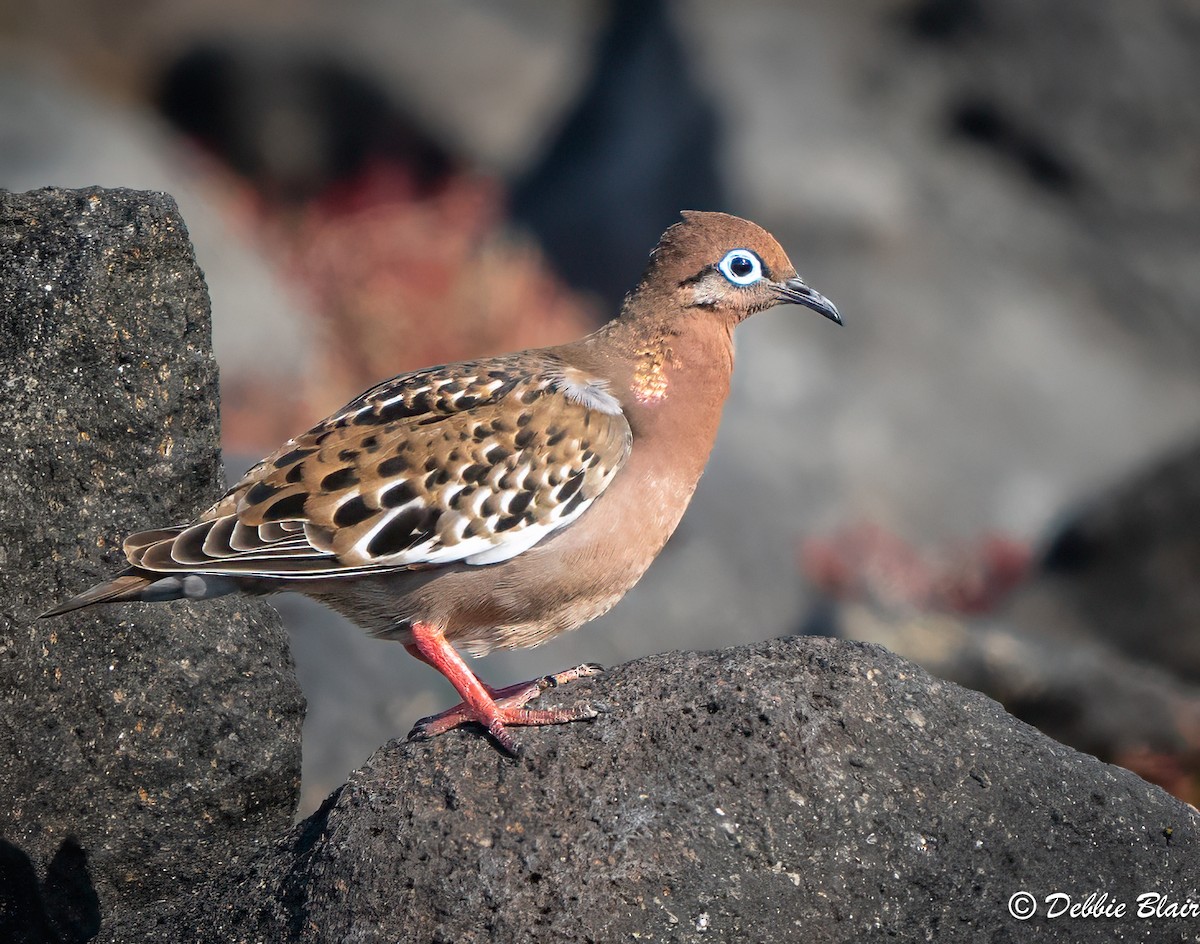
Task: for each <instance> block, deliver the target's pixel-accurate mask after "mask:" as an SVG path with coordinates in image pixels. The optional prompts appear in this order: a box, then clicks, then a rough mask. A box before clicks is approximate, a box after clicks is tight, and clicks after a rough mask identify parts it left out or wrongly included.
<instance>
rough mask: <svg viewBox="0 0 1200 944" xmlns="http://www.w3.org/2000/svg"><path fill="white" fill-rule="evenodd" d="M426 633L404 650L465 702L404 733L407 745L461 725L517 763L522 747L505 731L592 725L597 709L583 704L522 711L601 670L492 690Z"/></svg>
mask: <svg viewBox="0 0 1200 944" xmlns="http://www.w3.org/2000/svg"><path fill="white" fill-rule="evenodd" d="M427 633H428V634H427V635H424V636H422V637H421V638H420V639H419V642H418V643H414V644H413V645H411V646H409V647H408V648H409V651H410V652H412V653H413V654H414V655H415V656H417V657H418V658H420V659H422V660H423V661H426V662H429V663H430V664H431V665H433V666H434V668H437V669H438V670H439V671H441V672H442V674H444V675H446V677H447V678H449V679H450V680H451V681H453V682H454V683H455V688H457V689H458V690H459V692H460V693H461V694H463V695H464V699H463V701H462V702H460V703H459V704H457V705H455V706H454V707H453V708H450V709H449V710H447V711H443V712H441V713H440V714H436V715H430V716H429V717H426V718H422V719H421V720H420V721H418V722H417V723H416V724H415V725H413V728H412V730H411V731H410V732H409V733H408V738H409V740H413V741H419V740H427V739H429V738H432V737H435V736H436V735H438V734H442V733H443V732H445V731H449V730H451V729H453V728H457V727H459V726H460V725H464V724H478V725H480V726H481V727H483V728H484V730H486V731H487V733H488V734H489V735H490V736H491V738H492V740H493V741H495V743H496V744H497V746H499V747H500V749H501V750H502V751H503V752H504V753H505V754H507V755H508V756H509V757H512V758H517V757H520V755H521V746H520V744H518V743H517V740H516V739H515V738H514V737H513V736H512V734H511V733H510V732H509V730H508V726H510V725H511V726H514V727H515V726H534V725H543V724H568V723H570V722H572V721H591V720H593V719H594V718H596V717H597V716H598V715H599V714H600V710H599V709H597V708H595V707H593V706H592V705H586V704H585V705H577V706H575V707H573V708H546V709H531V708H526V707H525V705H526V704H528V703H529V702H530V701H532V700H533V699H535V698H537V697H538V696H539V695H541V694H542V693H543V692H545V691H547V690H548V689H551V688H557V687H558V686H559V685H564V684H566V683H567V682H573V681H575V680H576V679H581V678H592V677H594V676H596V675H599V674H600V673H601V672H603V671H604V669H603V668H602V667H601V666H599V665H596V664H595V663H585V664H583V665H577V666H575V667H574V668H571V669H565V670H563V671H562V672H556V673H554V674H553V675H544V676H542V677H541V678H539V679H535V680H533V681H531V682H521V683H519V684H516V685H508V686H506V687H504V688H500V689H496V688H492V687H491V686H488V685H484V684H483V683H482V682H480V681H479V680H478V679H477V678H476V677H475V676H474V674H473V673H471V671H470V670H469V669H468V668H467V667H466V665H465V664H464V663H463V662H462V660H461V657H459V656H458V654H457V653H456V652H454V650H453V649H452V648H451V647H450V646H449V645H448V644H447V643H446V642H445V640H444V638H442V637H440V636H439V635H438V634H436V633H433V632H428V631H427ZM468 696H469V697H468Z"/></svg>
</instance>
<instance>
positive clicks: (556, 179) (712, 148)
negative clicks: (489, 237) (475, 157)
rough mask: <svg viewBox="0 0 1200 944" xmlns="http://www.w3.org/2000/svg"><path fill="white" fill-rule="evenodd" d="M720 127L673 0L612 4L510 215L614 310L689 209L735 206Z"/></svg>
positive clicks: (564, 271) (565, 272)
mask: <svg viewBox="0 0 1200 944" xmlns="http://www.w3.org/2000/svg"><path fill="white" fill-rule="evenodd" d="M720 144H721V128H720V125H719V123H718V121H717V115H716V110H715V108H714V107H713V105H712V103H711V101H710V99H709V96H708V95H707V94H706V93H705V91H704V90H703V89H702V88H701V87H700V86H699V85H698V84H697V83H696V82H695V81H694V79H693V78H692V75H691V73H690V71H689V68H688V62H687V55H686V51H685V48H684V44H683V42H682V41H681V40H680V38H679V35H678V33H677V29H676V27H675V24H674V23H673V21H672V19H671V15H670V11H669V9H668V4H667V3H666V2H665V0H649V2H644V0H614V2H613V3H612V4H611V15H610V20H609V26H608V28H607V31H606V33H605V34H604V36H603V38H602V39H601V41H600V44H599V52H598V54H597V57H596V64H595V67H594V69H593V72H592V75H591V78H590V79H589V81H588V83H587V85H586V87H585V89H584V91H583V93H582V95H581V96H580V99H579V101H578V102H577V103H576V105H575V106H574V108H573V109H572V110H571V112H570V114H569V115H568V117H567V119H566V120H565V122H564V124H563V125H562V127H561V129H560V130H559V131H558V133H557V135H556V136H555V137H554V139H553V142H552V143H551V144H550V146H549V148H548V149H547V150H546V152H545V153H544V155H543V156H542V157H541V159H540V160H539V161H538V162H537V163H536V164H535V165H534V166H533V167H532V168H531V169H530V170H529V171H527V172H526V174H525V175H524V176H523V177H522V178H521V179H520V180H519V181H517V183H516V184H515V186H514V192H513V199H512V213H513V216H514V217H515V218H516V219H517V220H518V221H520V222H521V223H523V224H525V225H526V226H527V227H529V229H531V230H532V231H533V232H534V234H535V235H536V236H537V237H538V239H539V240H540V242H541V244H542V246H543V247H544V248H545V250H546V252H547V254H548V255H549V256H550V259H551V262H552V263H553V265H554V266H555V267H556V269H557V270H558V272H559V274H561V275H562V276H563V277H564V278H565V279H566V280H567V281H568V282H569V283H570V284H572V285H574V286H575V287H577V288H580V289H585V290H587V291H589V292H592V293H594V294H595V295H597V296H598V297H599V298H600V299H601V300H602V301H603V302H604V310H605V311H610V310H613V309H615V308H616V307H617V306H618V305H619V304H620V302H621V300H622V298H623V297H624V294H625V292H626V291H627V290H628V289H629V287H630V286H631V285H634V284H635V283H636V281H637V279H638V277H639V276H640V275H641V273H642V270H643V269H644V268H645V265H646V256H647V254H648V253H649V251H650V248H651V247H652V246H654V244H655V241H656V240H657V239H658V236H659V234H660V233H662V231H663V230H664V229H666V228H667V227H668V226H669V225H671V224H672V223H674V222H676V221H677V220H678V219H679V211H680V210H684V209H706V210H715V209H721V208H723V207H725V206H726V205H727V200H726V196H725V190H724V188H723V186H722V184H721V179H720V176H719V173H718V157H719V154H718V152H719V149H720Z"/></svg>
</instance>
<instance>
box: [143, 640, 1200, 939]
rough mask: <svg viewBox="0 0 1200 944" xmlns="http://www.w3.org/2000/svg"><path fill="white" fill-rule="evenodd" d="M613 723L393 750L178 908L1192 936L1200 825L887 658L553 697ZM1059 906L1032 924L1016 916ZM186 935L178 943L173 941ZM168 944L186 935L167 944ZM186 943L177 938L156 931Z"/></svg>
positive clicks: (820, 658)
mask: <svg viewBox="0 0 1200 944" xmlns="http://www.w3.org/2000/svg"><path fill="white" fill-rule="evenodd" d="M576 699H592V700H593V701H596V702H602V703H604V704H606V705H607V706H608V707H609V708H610V709H611V712H610V713H609V714H607V715H605V716H602V717H601V718H600V719H599V720H597V721H596V722H594V723H592V724H590V725H582V724H575V725H568V726H563V727H559V728H545V729H539V730H537V731H528V732H524V733H523V742H524V745H525V748H526V754H525V757H524V758H523V759H522V760H521V761H519V762H517V763H512V762H509V761H506V760H504V759H502V758H500V757H499V755H498V754H497V753H496V752H495V750H494V749H493V748H492V747H491V746H490V745H489V744H487V743H486V742H485V741H484V740H483V739H482V738H480V737H479V736H478V735H476V734H473V733H470V732H457V733H453V734H450V735H446V736H444V737H442V738H439V739H436V740H435V741H433V742H428V743H399V742H393V743H391V744H389V745H387V746H386V747H384V748H382V749H381V750H379V751H378V752H377V753H376V754H375V756H374V757H373V758H372V759H371V760H370V762H369V763H368V764H367V765H366V766H365V767H363V768H362V769H361V770H359V771H357V772H356V773H355V774H354V775H353V776H352V777H351V779H350V781H349V783H348V784H347V785H346V786H345V787H343V788H342V789H341V790H340V791H338V792H337V793H335V794H334V795H333V797H331V798H330V800H329V801H328V802H327V803H326V805H325V806H324V807H323V808H322V809H321V810H320V811H319V812H318V813H317V814H316V815H315V816H313V817H312V818H310V819H309V820H308V821H307V822H305V823H303V824H301V825H300V826H299V827H297V828H296V829H295V830H294V831H293V833H292V835H291V837H290V840H289V841H288V842H287V843H285V844H282V845H280V846H279V847H278V849H277V850H276V851H275V853H274V854H273V855H272V856H270V857H268V858H267V859H264V860H263V861H262V862H261V863H259V865H258V867H257V868H256V869H254V870H253V871H252V872H251V873H250V874H248V875H244V876H243V877H242V878H241V879H240V883H241V888H242V891H241V892H239V893H234V892H232V891H231V890H230V889H229V888H228V887H226V888H223V889H220V890H216V889H214V890H213V891H212V893H211V894H209V895H208V896H206V897H205V899H204V900H203V901H202V902H198V903H196V905H194V906H193V913H192V914H190V915H186V916H183V915H176V916H174V919H173V920H174V921H176V922H179V923H178V924H177V928H179V929H180V930H181V929H183V928H186V927H187V926H189V924H194V923H195V922H198V921H200V920H201V919H203V920H204V922H205V926H206V927H208V928H210V929H211V934H212V939H214V940H221V941H283V940H287V941H305V942H318V941H319V942H334V941H361V942H374V941H381V942H382V941H397V940H402V941H410V940H411V941H445V942H450V941H454V942H470V941H481V942H482V941H529V940H537V941H551V940H553V941H617V940H621V941H626V940H644V941H712V940H727V941H779V940H797V941H814V942H823V941H850V940H867V939H875V938H884V937H888V938H894V939H896V940H909V941H918V940H969V941H978V940H996V941H1005V940H1013V941H1016V940H1028V939H1030V938H1037V937H1038V936H1039V935H1042V937H1040V938H1039V939H1047V940H1048V939H1054V940H1079V941H1092V940H1095V939H1096V934H1097V927H1096V925H1097V924H1098V923H1100V922H1099V921H1097V920H1092V921H1086V920H1082V919H1078V920H1074V921H1072V920H1070V919H1067V918H1060V919H1047V918H1045V917H1044V916H1043V914H1044V911H1045V905H1044V899H1045V896H1047V895H1050V894H1052V893H1055V892H1061V893H1065V894H1068V895H1070V896H1072V898H1073V900H1074V901H1077V902H1082V901H1084V900H1085V899H1086V896H1087V895H1088V894H1090V893H1092V892H1108V893H1109V896H1110V900H1111V899H1113V898H1115V899H1118V900H1121V901H1124V902H1126V903H1127V909H1128V910H1127V915H1126V918H1124V919H1106V920H1104V921H1103V933H1104V934H1105V936H1106V939H1115V938H1111V937H1110V935H1114V934H1116V933H1117V930H1116V929H1119V930H1120V933H1123V934H1124V935H1125V936H1124V938H1123V939H1125V940H1142V939H1153V940H1158V941H1173V940H1191V934H1192V933H1193V932H1194V930H1195V919H1191V920H1188V919H1175V920H1171V919H1166V918H1163V919H1158V920H1149V919H1137V918H1134V917H1132V914H1133V912H1134V909H1135V908H1136V896H1137V895H1138V894H1140V893H1143V892H1147V891H1160V892H1162V893H1164V894H1166V895H1167V896H1168V898H1169V899H1170V900H1175V901H1178V900H1186V899H1187V897H1188V896H1189V895H1190V896H1191V898H1192V899H1193V900H1197V898H1198V893H1197V889H1196V877H1195V872H1194V868H1193V863H1194V860H1195V856H1196V854H1197V852H1198V850H1200V843H1198V838H1200V816H1198V815H1197V813H1196V811H1195V810H1193V809H1192V808H1190V807H1188V806H1186V805H1184V804H1182V803H1180V802H1179V801H1177V800H1175V799H1173V798H1172V797H1170V796H1169V795H1168V794H1166V793H1164V792H1163V791H1161V790H1159V789H1158V788H1156V787H1152V786H1150V785H1148V784H1147V783H1145V782H1144V781H1142V780H1140V779H1139V778H1137V777H1136V776H1134V775H1133V774H1131V773H1129V772H1128V771H1125V770H1121V769H1119V768H1116V767H1110V766H1108V765H1106V764H1102V763H1100V762H1099V761H1097V760H1095V759H1094V758H1091V757H1088V756H1086V755H1083V754H1079V753H1076V752H1075V751H1073V750H1071V749H1069V748H1066V747H1063V746H1061V745H1059V744H1057V743H1055V742H1053V741H1051V740H1050V739H1048V738H1046V737H1044V736H1043V735H1041V734H1040V733H1038V732H1037V731H1036V730H1034V729H1033V728H1030V727H1028V726H1027V725H1025V724H1023V723H1021V722H1019V721H1016V720H1015V719H1014V718H1012V717H1011V716H1009V715H1006V714H1005V713H1004V711H1003V710H1002V709H1001V708H1000V706H999V705H997V704H996V703H995V702H992V701H990V700H989V699H987V698H985V697H983V696H981V695H978V694H976V693H973V692H969V691H966V690H964V689H961V688H959V687H958V686H956V685H953V684H950V683H946V682H941V681H938V680H935V679H933V678H931V677H930V676H929V675H927V674H926V673H925V672H924V671H923V670H921V669H919V668H917V667H915V666H913V665H912V664H911V663H908V662H906V661H904V660H902V659H900V658H899V657H897V656H895V655H892V654H891V653H889V652H887V651H886V650H884V649H882V648H879V647H876V646H867V645H861V644H855V643H847V642H843V641H838V640H829V639H816V638H811V637H810V638H797V639H788V640H776V641H772V642H766V643H761V644H757V645H753V646H744V647H738V648H733V649H726V650H722V651H719V652H713V653H695V652H679V653H669V654H666V655H661V656H654V657H651V658H647V659H642V660H639V661H637V662H634V663H629V664H627V665H624V666H622V667H620V668H618V669H616V670H614V671H612V672H610V673H609V674H607V675H606V676H604V677H602V678H600V679H598V680H595V681H592V682H588V683H576V684H573V685H571V686H570V687H569V688H566V689H563V690H560V691H558V692H556V693H554V695H553V696H552V700H553V701H556V702H564V703H566V702H573V701H574V700H576ZM1022 890H1025V891H1028V892H1030V893H1031V894H1033V895H1035V896H1036V898H1037V899H1038V916H1035V917H1034V918H1033V919H1032V920H1030V921H1028V922H1018V921H1017V920H1015V919H1014V918H1012V917H1011V916H1010V915H1009V912H1008V902H1009V899H1010V898H1011V896H1012V895H1013V894H1015V893H1016V892H1018V891H1022ZM167 927H168V928H169V926H167ZM166 932H167V928H160V929H159V931H158V933H159V934H163V933H166ZM140 939H146V940H160V939H161V940H164V941H165V940H170V939H171V938H170V937H169V936H166V937H162V938H159V937H155V936H153V934H151V936H150V937H146V938H140Z"/></svg>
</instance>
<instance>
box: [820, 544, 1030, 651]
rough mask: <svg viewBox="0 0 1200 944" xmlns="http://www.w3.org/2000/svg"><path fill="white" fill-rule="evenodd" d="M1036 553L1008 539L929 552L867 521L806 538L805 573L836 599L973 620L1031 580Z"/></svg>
mask: <svg viewBox="0 0 1200 944" xmlns="http://www.w3.org/2000/svg"><path fill="white" fill-rule="evenodd" d="M1031 556H1032V555H1031V552H1030V549H1029V548H1028V547H1027V546H1026V545H1025V544H1023V543H1021V542H1019V541H1015V540H1013V539H1011V538H1007V537H1004V536H1002V535H987V536H986V537H984V538H983V539H982V540H980V541H978V542H974V543H972V544H970V545H967V546H962V547H956V548H950V549H943V550H940V551H922V550H918V549H917V548H915V547H913V546H912V545H911V544H909V543H907V542H906V541H904V540H903V539H902V538H900V537H899V536H897V535H895V534H893V533H891V532H890V531H887V530H886V529H884V528H882V527H880V526H878V525H873V524H863V525H858V526H856V527H850V528H845V529H843V530H841V531H838V532H835V533H834V534H832V535H829V536H826V537H820V538H811V539H810V540H808V541H806V542H805V543H804V545H803V547H802V548H801V550H800V569H801V572H802V573H803V574H804V575H805V576H806V577H807V578H808V579H809V581H811V582H812V583H813V584H814V585H815V586H816V587H817V588H818V589H820V590H821V591H822V592H823V593H824V594H826V595H827V596H828V597H833V598H835V599H849V600H861V599H867V600H872V601H875V602H877V603H879V604H881V605H883V606H885V607H887V608H894V609H906V610H910V611H913V610H915V611H918V612H940V613H960V614H964V615H968V614H980V613H990V612H992V611H993V610H995V609H996V608H997V607H998V606H999V605H1000V603H1001V602H1002V601H1003V600H1004V599H1005V597H1007V596H1008V594H1009V593H1011V592H1012V591H1013V589H1014V588H1016V587H1017V586H1018V585H1019V584H1020V583H1021V581H1023V580H1024V579H1025V577H1026V576H1027V575H1028V573H1029V564H1030V559H1031ZM822 619H823V622H824V621H827V619H828V616H827V615H824V616H823V617H822ZM819 634H820V635H829V634H830V632H829V630H828V628H826V629H824V630H823V631H821V632H820V633H819Z"/></svg>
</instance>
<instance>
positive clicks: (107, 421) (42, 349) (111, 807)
mask: <svg viewBox="0 0 1200 944" xmlns="http://www.w3.org/2000/svg"><path fill="white" fill-rule="evenodd" d="M216 380H217V373H216V365H215V364H214V362H213V359H212V354H211V346H210V339H209V311H208V299H207V295H206V292H205V287H204V281H203V278H202V276H201V274H200V271H199V269H198V268H197V267H196V262H195V259H194V258H193V255H192V250H191V246H190V244H189V242H188V236H187V231H186V229H185V227H184V225H183V222H182V220H181V219H180V217H179V212H178V210H177V208H176V206H175V203H174V201H173V200H172V199H171V198H170V197H169V196H167V195H165V194H155V193H139V192H132V191H103V190H80V191H68V190H42V191H36V192H31V193H26V194H12V193H7V192H0V391H3V392H2V394H0V396H2V397H3V403H4V425H5V430H4V432H5V435H4V437H3V441H2V442H0V568H2V570H3V575H4V579H3V581H2V582H0V797H3V802H0V836H2V839H0V939H2V940H29V941H42V940H46V941H75V940H86V939H88V938H90V937H92V936H94V935H95V934H96V933H97V930H98V929H99V928H100V927H101V926H104V927H105V928H108V927H109V926H110V924H111V921H112V919H113V916H114V915H122V916H127V915H129V914H136V913H138V912H140V911H144V910H145V909H147V908H149V906H150V904H151V903H152V902H156V901H160V900H163V899H169V898H171V897H173V896H180V895H182V896H187V895H190V894H192V893H193V892H194V889H195V887H196V885H197V882H198V881H199V880H200V879H202V878H204V877H206V876H208V875H210V874H212V873H214V872H217V871H219V870H221V869H223V868H224V867H226V866H227V865H228V864H229V863H235V864H236V863H237V862H239V861H240V860H242V859H244V858H246V857H249V856H251V855H252V854H253V853H254V852H255V851H256V849H257V848H258V847H259V845H260V844H261V843H262V842H263V840H264V839H265V838H269V837H271V836H273V835H277V834H278V833H280V832H281V831H282V830H283V829H285V828H286V827H287V825H288V824H289V823H290V821H291V816H292V813H293V810H294V808H295V802H296V797H297V790H298V773H299V762H300V743H299V735H300V731H299V728H300V720H301V715H302V712H303V703H302V699H301V695H300V692H299V690H298V688H297V686H296V682H295V678H294V673H293V671H292V665H291V659H290V656H289V655H288V648H287V641H286V638H285V636H284V634H283V631H282V629H281V628H280V625H279V621H278V618H277V617H276V616H275V615H274V614H273V613H272V611H271V610H270V608H269V607H267V606H265V605H263V604H260V603H255V602H251V601H248V600H243V599H233V600H221V601H217V602H215V603H212V604H208V605H207V606H206V607H205V608H204V609H203V610H201V609H200V608H194V607H193V606H192V605H189V604H186V603H176V604H169V605H162V606H155V607H149V606H138V605H122V606H117V607H113V608H101V609H91V610H86V611H83V612H80V613H77V614H72V615H70V616H67V617H64V618H60V619H54V620H41V621H39V620H37V619H36V616H37V614H38V613H39V612H41V611H42V610H44V609H46V608H47V607H48V606H49V605H50V604H51V603H53V602H56V601H58V600H61V599H62V598H63V597H65V596H67V595H68V594H70V593H73V592H77V591H80V590H82V589H84V588H86V587H87V586H89V585H90V584H92V583H94V582H96V581H98V580H99V579H101V578H102V577H104V576H105V575H108V574H111V573H112V572H114V571H115V570H117V569H118V568H119V566H120V564H121V560H122V555H121V554H120V551H119V542H120V538H121V537H122V536H123V535H124V534H125V533H127V532H129V531H130V530H133V529H135V528H138V527H147V526H150V525H153V524H155V523H156V522H173V521H178V520H186V519H187V518H188V517H189V516H190V515H192V514H194V513H196V512H197V511H199V510H201V509H202V508H203V507H204V506H205V505H206V504H208V503H209V502H211V501H212V500H213V498H214V497H215V496H216V495H217V494H219V490H220V488H221V477H222V476H221V465H220V457H219V451H218V441H217V426H216V423H217V415H218V408H217V394H216ZM117 939H120V938H117ZM125 939H126V940H131V939H135V938H125Z"/></svg>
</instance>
